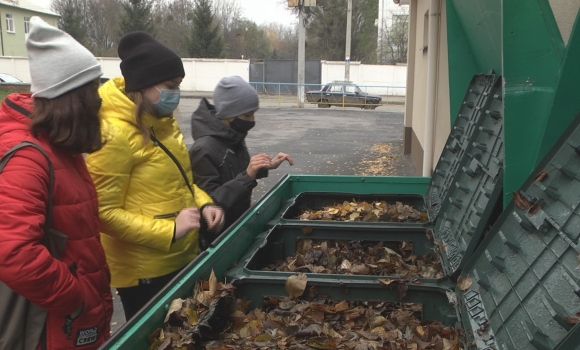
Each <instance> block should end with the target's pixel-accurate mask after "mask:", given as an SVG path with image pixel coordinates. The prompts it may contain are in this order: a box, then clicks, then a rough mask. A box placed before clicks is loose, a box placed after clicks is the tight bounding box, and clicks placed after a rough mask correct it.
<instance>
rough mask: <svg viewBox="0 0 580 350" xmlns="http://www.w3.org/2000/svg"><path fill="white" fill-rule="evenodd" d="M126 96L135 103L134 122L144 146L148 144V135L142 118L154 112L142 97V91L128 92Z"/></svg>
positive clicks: (143, 96)
mask: <svg viewBox="0 0 580 350" xmlns="http://www.w3.org/2000/svg"><path fill="white" fill-rule="evenodd" d="M126 94H127V97H129V99H130V100H131V101H133V103H135V107H136V108H135V121H136V122H137V128H139V131H141V134H142V135H143V145H145V144H147V142H149V140H150V135H149V130H147V127H146V126H145V124H144V123H143V116H144V115H145V113H147V112H148V113H151V114H153V113H155V112H154V110H153V108H152V107H151V105H150V103H149V101H147V99H146V98H145V95H143V91H128V92H126Z"/></svg>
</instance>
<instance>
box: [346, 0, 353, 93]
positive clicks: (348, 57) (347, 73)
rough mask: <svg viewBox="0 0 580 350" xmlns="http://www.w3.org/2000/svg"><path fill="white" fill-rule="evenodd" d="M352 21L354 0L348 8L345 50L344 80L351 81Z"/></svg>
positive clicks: (350, 1)
mask: <svg viewBox="0 0 580 350" xmlns="http://www.w3.org/2000/svg"><path fill="white" fill-rule="evenodd" d="M351 21H352V0H348V7H347V10H346V48H345V50H344V80H346V81H350V27H351Z"/></svg>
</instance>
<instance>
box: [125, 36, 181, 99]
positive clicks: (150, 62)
mask: <svg viewBox="0 0 580 350" xmlns="http://www.w3.org/2000/svg"><path fill="white" fill-rule="evenodd" d="M118 53H119V57H120V58H121V73H123V77H124V78H125V91H138V90H141V89H144V88H146V87H149V86H153V85H155V84H159V83H161V82H163V81H166V80H169V79H173V78H177V77H184V76H185V70H184V69H183V62H181V58H179V56H177V54H176V53H175V52H173V51H172V50H171V49H170V48H168V47H167V46H165V45H163V44H162V43H160V42H159V41H157V40H155V38H153V37H152V36H151V35H149V34H147V33H146V32H132V33H129V34H126V35H125V36H123V37H122V38H121V41H120V42H119V49H118Z"/></svg>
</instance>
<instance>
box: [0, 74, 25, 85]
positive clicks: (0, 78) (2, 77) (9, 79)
mask: <svg viewBox="0 0 580 350" xmlns="http://www.w3.org/2000/svg"><path fill="white" fill-rule="evenodd" d="M0 83H9V84H22V83H24V82H23V81H22V80H20V79H18V78H15V77H13V76H11V75H9V74H5V73H0Z"/></svg>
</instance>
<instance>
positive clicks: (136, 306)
mask: <svg viewBox="0 0 580 350" xmlns="http://www.w3.org/2000/svg"><path fill="white" fill-rule="evenodd" d="M181 270H182V269H179V270H177V271H175V272H172V273H170V274H167V275H165V276H160V277H155V278H148V279H141V280H139V285H138V286H135V287H127V288H117V292H119V297H120V298H121V303H122V304H123V311H124V312H125V320H129V319H131V317H133V316H134V315H135V314H136V313H137V312H138V311H139V310H140V309H141V308H142V307H143V306H145V304H147V302H148V301H149V300H151V298H153V297H154V296H155V295H156V294H157V293H159V291H160V290H161V289H163V287H165V285H166V284H167V283H169V281H171V279H173V277H175V276H176V275H177V274H178V273H179V272H180V271H181Z"/></svg>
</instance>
